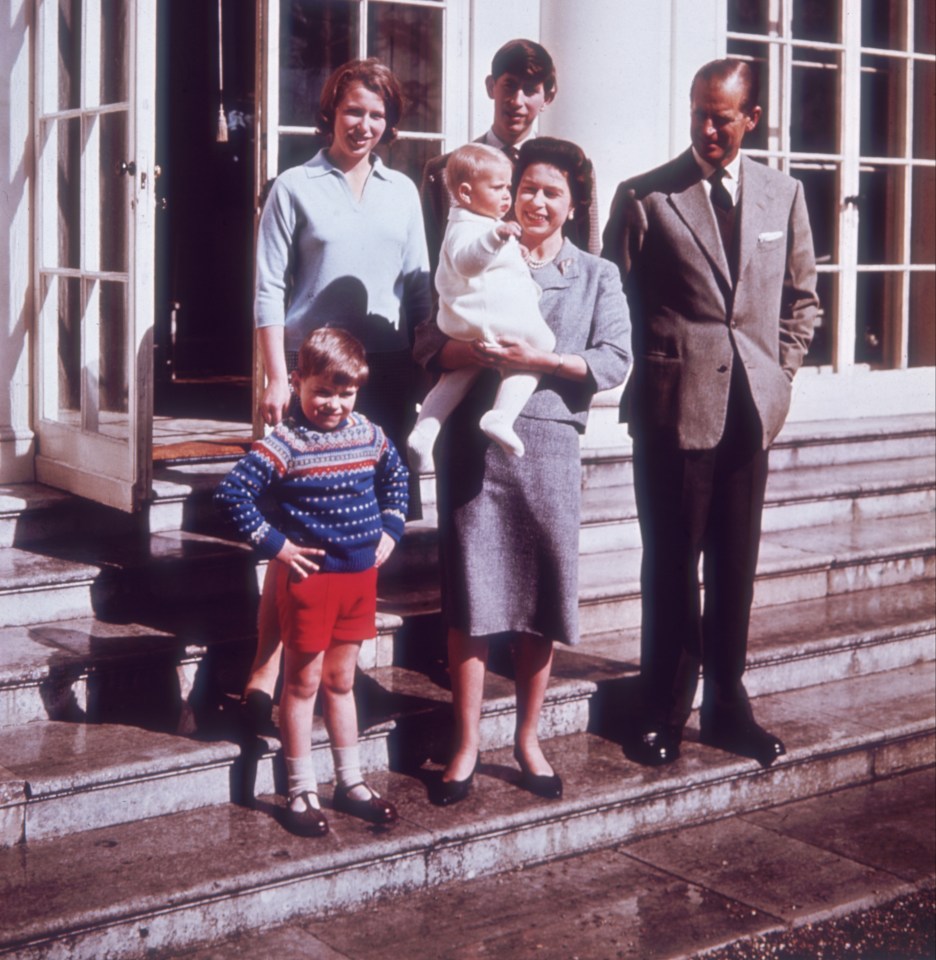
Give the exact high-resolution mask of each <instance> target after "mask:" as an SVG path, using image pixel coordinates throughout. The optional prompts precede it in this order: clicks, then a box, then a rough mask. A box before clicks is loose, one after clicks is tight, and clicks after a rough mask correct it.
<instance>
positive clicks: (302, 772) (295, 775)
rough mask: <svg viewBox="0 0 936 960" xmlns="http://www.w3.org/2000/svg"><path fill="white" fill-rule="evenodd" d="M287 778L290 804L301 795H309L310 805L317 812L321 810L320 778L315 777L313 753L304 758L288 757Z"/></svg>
mask: <svg viewBox="0 0 936 960" xmlns="http://www.w3.org/2000/svg"><path fill="white" fill-rule="evenodd" d="M286 777H287V792H288V799H289V803H290V804H292V802H293V800H295V799H296V798H297V797H298V796H299V794H300V793H308V795H309V803H311V804H312V806H313V807H314V808H315V809H316V810H319V809H321V808H320V806H319V800H318V777H316V775H315V761H314V760H313V759H312V754H311V753H307V754H306V755H305V756H304V757H287V758H286Z"/></svg>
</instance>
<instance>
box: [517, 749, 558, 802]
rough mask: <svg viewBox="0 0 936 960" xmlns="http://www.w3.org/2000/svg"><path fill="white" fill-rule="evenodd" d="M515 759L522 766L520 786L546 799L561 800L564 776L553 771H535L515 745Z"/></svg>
mask: <svg viewBox="0 0 936 960" xmlns="http://www.w3.org/2000/svg"><path fill="white" fill-rule="evenodd" d="M514 759H515V760H516V761H517V763H518V765H519V766H520V786H521V787H522V788H523V789H524V790H528V791H529V792H530V793H535V794H536V796H538V797H542V798H543V799H544V800H559V799H560V798H561V797H562V777H560V776H559V774H558V773H556V772H555V771H553V772H552V773H551V774H543V773H533V771H532V770H530V768H529V767H528V766H527V765H526V764H525V763H524V762H523V758H522V757H521V755H520V751H519V750H518V749H517V748H516V747H514Z"/></svg>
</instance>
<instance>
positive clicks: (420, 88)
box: [367, 3, 442, 133]
mask: <svg viewBox="0 0 936 960" xmlns="http://www.w3.org/2000/svg"><path fill="white" fill-rule="evenodd" d="M367 53H368V56H372V57H379V58H380V59H381V60H382V61H383V62H384V63H385V64H387V66H388V67H390V69H391V70H392V71H393V72H394V73H395V74H396V75H397V77H398V78H399V80H400V83H401V84H402V86H403V96H404V97H405V99H406V109H405V112H404V115H403V120H402V123H401V128H402V129H404V130H415V131H418V132H419V133H433V132H439V131H441V130H442V10H441V9H439V10H434V9H430V8H427V7H411V6H408V5H407V4H404V3H374V4H371V5H370V6H369V7H368V17H367Z"/></svg>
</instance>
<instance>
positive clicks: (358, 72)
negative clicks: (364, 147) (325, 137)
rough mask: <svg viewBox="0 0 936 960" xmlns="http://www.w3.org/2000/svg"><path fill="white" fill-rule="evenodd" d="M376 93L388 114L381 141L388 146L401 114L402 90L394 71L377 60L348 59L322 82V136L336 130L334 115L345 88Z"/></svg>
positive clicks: (320, 114) (320, 117)
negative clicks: (353, 87) (355, 86)
mask: <svg viewBox="0 0 936 960" xmlns="http://www.w3.org/2000/svg"><path fill="white" fill-rule="evenodd" d="M356 83H360V84H361V85H362V86H364V87H366V88H367V89H368V90H370V92H371V93H376V94H377V96H379V97H380V98H381V100H383V103H384V110H385V111H386V114H387V129H386V130H385V131H384V134H383V136H382V137H381V138H380V142H381V143H389V142H390V141H391V140H393V139H394V138H395V137H396V135H397V124H398V123H399V122H400V117H401V116H402V115H403V89H402V87H401V86H400V81H399V80H397V78H396V77H395V76H394V74H393V71H392V70H391V69H390V68H389V67H388V66H386V65H385V64H383V63H381V62H380V61H379V60H378V59H377V58H376V57H368V58H367V59H366V60H349V61H348V62H347V63H345V64H343V65H342V66H340V67H338V69H337V70H335V71H334V72H333V73H332V75H331V76H330V77H329V78H328V79H327V80H326V81H325V86H324V87H323V88H322V96H321V98H320V100H319V127H320V128H321V130H322V132H323V133H327V134H329V135H331V134H332V133H334V131H335V113H336V111H337V110H338V105H339V104H340V103H341V101H342V100H343V99H344V97H345V94H346V93H347V92H348V89H349V88H350V87H352V86H353V85H354V84H356Z"/></svg>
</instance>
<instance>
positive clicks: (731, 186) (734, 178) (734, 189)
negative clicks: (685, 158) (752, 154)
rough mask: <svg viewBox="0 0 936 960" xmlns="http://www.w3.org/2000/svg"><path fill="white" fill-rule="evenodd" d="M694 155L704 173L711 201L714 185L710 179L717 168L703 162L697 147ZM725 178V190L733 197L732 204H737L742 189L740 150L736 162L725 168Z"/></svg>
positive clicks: (707, 192)
mask: <svg viewBox="0 0 936 960" xmlns="http://www.w3.org/2000/svg"><path fill="white" fill-rule="evenodd" d="M692 155H693V157H695V162H696V163H697V164H698V165H699V169H700V170H701V171H702V177H703V180H704V182H705V194H706V196H707V197H709V198H710V199H711V196H712V184H711V183H709V178H710V177H711V176H712V174H713V173H714V172H715V167H713V166H712V165H711V164H710V163H709V162H708V161H706V160H703V159H702V157H700V156H699V152H698V151H697V150H696V148H695V147H693V148H692ZM724 169H725V176H724V178H723V179H722V183H723V184H724V186H725V189H726V190H727V191H728V195H729V196H730V197H731V202H732V203H733V204H737V202H738V191H739V190H740V189H741V151H740V150H739V151H738V152H737V153H736V154H735V157H734V160H732V161H731V163H729V164H728V165H727V166H726V167H725V168H724Z"/></svg>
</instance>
